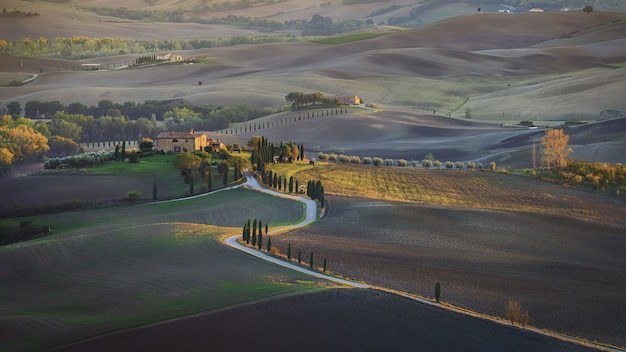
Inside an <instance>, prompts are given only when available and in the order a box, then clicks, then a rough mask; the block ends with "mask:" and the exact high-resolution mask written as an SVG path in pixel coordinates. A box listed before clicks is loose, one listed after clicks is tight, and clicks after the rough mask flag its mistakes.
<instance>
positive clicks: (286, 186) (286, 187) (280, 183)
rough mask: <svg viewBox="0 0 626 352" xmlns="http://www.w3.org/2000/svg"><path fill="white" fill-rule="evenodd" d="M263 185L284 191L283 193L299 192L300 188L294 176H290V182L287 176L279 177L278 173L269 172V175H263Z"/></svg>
mask: <svg viewBox="0 0 626 352" xmlns="http://www.w3.org/2000/svg"><path fill="white" fill-rule="evenodd" d="M262 178H263V183H264V184H266V185H268V187H272V188H274V189H275V190H279V191H280V190H282V191H283V192H287V191H288V192H289V193H293V192H297V191H298V189H299V188H300V183H299V181H298V180H296V179H294V178H293V176H289V180H287V177H286V176H281V175H278V173H275V172H273V171H272V170H269V171H268V172H267V173H264V174H262Z"/></svg>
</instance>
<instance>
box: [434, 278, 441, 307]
mask: <svg viewBox="0 0 626 352" xmlns="http://www.w3.org/2000/svg"><path fill="white" fill-rule="evenodd" d="M439 298H441V284H440V283H439V281H437V283H436V284H435V301H437V303H439Z"/></svg>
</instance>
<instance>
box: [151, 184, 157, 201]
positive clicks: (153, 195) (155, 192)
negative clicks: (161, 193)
mask: <svg viewBox="0 0 626 352" xmlns="http://www.w3.org/2000/svg"><path fill="white" fill-rule="evenodd" d="M156 199H157V184H156V182H155V183H153V184H152V200H156Z"/></svg>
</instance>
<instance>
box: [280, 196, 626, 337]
mask: <svg viewBox="0 0 626 352" xmlns="http://www.w3.org/2000/svg"><path fill="white" fill-rule="evenodd" d="M328 198H329V200H330V201H329V207H328V215H327V216H326V217H325V218H324V219H323V220H322V221H320V222H319V223H317V224H316V225H314V226H311V227H308V228H305V229H302V230H298V231H294V232H292V233H289V234H285V235H279V236H276V237H273V238H272V244H273V246H274V247H277V248H279V249H280V251H281V252H283V253H286V251H287V246H288V244H291V250H292V256H295V253H297V252H298V250H302V253H303V256H302V257H303V258H304V259H306V261H308V258H309V254H310V252H311V251H313V252H314V254H315V256H314V258H315V263H316V266H320V265H321V264H322V262H323V260H324V259H323V258H327V259H328V268H329V270H330V271H332V272H333V273H336V274H340V275H342V276H346V277H349V278H352V279H356V280H363V281H365V282H368V283H372V284H374V285H381V286H385V287H390V288H394V289H399V290H403V291H408V292H413V293H418V294H422V295H425V296H433V292H434V286H435V283H436V282H440V283H441V285H442V292H443V293H442V299H443V300H445V301H448V302H451V303H453V304H455V305H460V306H464V307H467V308H470V309H472V310H476V311H479V312H482V313H487V314H490V315H495V316H504V311H505V306H506V304H507V302H508V300H511V299H513V300H517V301H518V302H520V303H521V304H522V306H523V307H524V308H525V309H527V310H528V311H529V314H530V323H531V324H532V325H534V326H537V327H542V328H548V329H551V330H555V331H560V332H566V333H567V334H570V335H575V336H582V337H585V338H589V339H593V340H599V341H603V342H610V343H614V344H617V345H624V344H626V339H625V338H624V334H623V332H624V331H626V318H625V317H624V316H623V314H621V313H620V312H624V311H626V301H625V300H624V292H626V291H625V290H626V272H625V271H624V267H626V255H625V253H624V250H623V249H624V243H625V241H626V238H625V237H624V234H625V230H626V229H625V227H624V226H623V225H619V224H614V223H610V222H588V221H584V220H580V219H576V218H571V217H564V216H558V215H548V214H538V213H524V212H502V211H493V210H492V211H487V210H470V209H445V208H436V207H429V206H421V205H417V204H411V203H401V202H393V201H382V200H381V201H378V200H372V199H358V198H346V197H328Z"/></svg>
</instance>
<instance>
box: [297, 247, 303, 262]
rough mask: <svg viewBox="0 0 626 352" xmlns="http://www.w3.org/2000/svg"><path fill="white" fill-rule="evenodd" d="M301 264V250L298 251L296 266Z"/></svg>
mask: <svg viewBox="0 0 626 352" xmlns="http://www.w3.org/2000/svg"><path fill="white" fill-rule="evenodd" d="M300 262H302V250H301V249H298V264H299V263H300Z"/></svg>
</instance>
